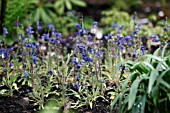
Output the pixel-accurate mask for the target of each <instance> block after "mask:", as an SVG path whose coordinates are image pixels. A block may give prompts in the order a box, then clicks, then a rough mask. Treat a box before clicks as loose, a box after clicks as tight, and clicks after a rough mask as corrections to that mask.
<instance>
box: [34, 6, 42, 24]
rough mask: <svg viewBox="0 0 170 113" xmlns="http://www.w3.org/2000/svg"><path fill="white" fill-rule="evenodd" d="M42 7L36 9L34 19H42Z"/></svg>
mask: <svg viewBox="0 0 170 113" xmlns="http://www.w3.org/2000/svg"><path fill="white" fill-rule="evenodd" d="M40 10H41V9H40V8H37V10H36V11H35V14H34V15H33V20H34V21H35V22H36V21H38V20H40Z"/></svg>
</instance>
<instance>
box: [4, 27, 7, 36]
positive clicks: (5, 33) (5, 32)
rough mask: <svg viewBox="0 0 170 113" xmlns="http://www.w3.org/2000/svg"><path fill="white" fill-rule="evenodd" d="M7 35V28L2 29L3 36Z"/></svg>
mask: <svg viewBox="0 0 170 113" xmlns="http://www.w3.org/2000/svg"><path fill="white" fill-rule="evenodd" d="M7 34H8V30H7V28H5V27H4V28H3V35H7Z"/></svg>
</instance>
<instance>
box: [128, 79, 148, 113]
mask: <svg viewBox="0 0 170 113" xmlns="http://www.w3.org/2000/svg"><path fill="white" fill-rule="evenodd" d="M144 79H145V78H141V79H136V80H135V81H134V82H133V84H132V86H131V88H130V94H129V96H128V98H129V100H128V110H130V109H131V108H132V106H133V104H134V102H135V99H136V94H137V92H138V86H139V84H140V82H141V81H142V80H144Z"/></svg>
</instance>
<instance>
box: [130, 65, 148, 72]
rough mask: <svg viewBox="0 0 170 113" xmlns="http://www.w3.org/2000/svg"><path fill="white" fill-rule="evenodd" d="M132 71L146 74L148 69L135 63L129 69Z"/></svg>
mask: <svg viewBox="0 0 170 113" xmlns="http://www.w3.org/2000/svg"><path fill="white" fill-rule="evenodd" d="M131 69H132V71H134V70H137V71H139V72H140V73H146V74H147V73H148V71H149V69H147V67H145V66H143V64H141V63H136V64H135V65H134V66H132V67H131Z"/></svg>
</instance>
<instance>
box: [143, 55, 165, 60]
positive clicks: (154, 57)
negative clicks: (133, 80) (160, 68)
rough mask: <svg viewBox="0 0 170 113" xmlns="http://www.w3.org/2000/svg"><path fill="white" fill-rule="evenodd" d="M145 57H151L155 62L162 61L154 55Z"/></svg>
mask: <svg viewBox="0 0 170 113" xmlns="http://www.w3.org/2000/svg"><path fill="white" fill-rule="evenodd" d="M145 57H150V58H153V59H155V60H158V61H162V59H161V58H159V57H157V56H154V55H145Z"/></svg>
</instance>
